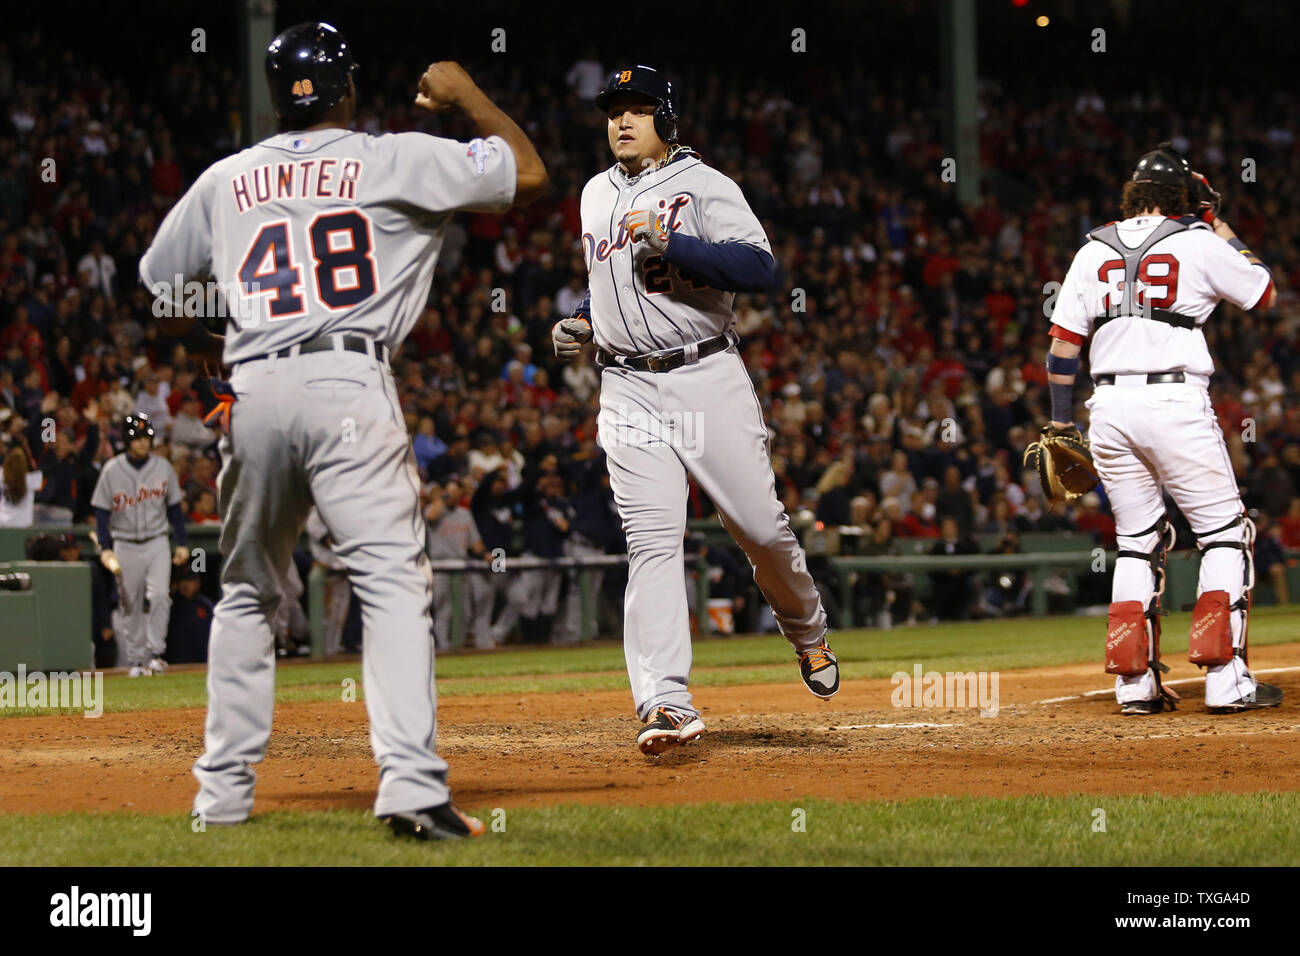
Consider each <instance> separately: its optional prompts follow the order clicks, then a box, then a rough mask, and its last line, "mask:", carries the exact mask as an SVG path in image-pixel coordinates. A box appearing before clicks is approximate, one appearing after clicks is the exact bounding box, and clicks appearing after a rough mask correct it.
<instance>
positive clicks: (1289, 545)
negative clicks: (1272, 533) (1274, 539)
mask: <svg viewBox="0 0 1300 956" xmlns="http://www.w3.org/2000/svg"><path fill="white" fill-rule="evenodd" d="M1278 529H1279V530H1280V532H1281V534H1280V538H1281V540H1282V547H1284V548H1286V549H1287V550H1288V551H1300V498H1292V499H1291V506H1290V508H1288V509H1287V513H1286V514H1285V515H1284V516H1283V517H1282V520H1281V521H1279V522H1278Z"/></svg>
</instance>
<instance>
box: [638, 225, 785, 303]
mask: <svg viewBox="0 0 1300 956" xmlns="http://www.w3.org/2000/svg"><path fill="white" fill-rule="evenodd" d="M664 258H665V259H667V260H668V261H669V262H671V263H672V264H673V265H675V266H677V267H678V268H679V269H681V270H682V272H685V273H687V274H688V275H690V276H691V277H692V278H695V279H699V280H700V281H701V282H703V283H705V284H706V285H709V286H712V287H713V288H715V289H720V290H722V291H725V292H768V291H770V290H771V289H772V287H773V285H774V284H775V282H776V260H775V259H773V258H772V254H771V253H770V252H768V251H767V250H766V249H760V248H758V247H757V246H751V245H749V244H748V243H745V242H705V241H704V240H703V239H700V238H699V237H698V236H687V235H683V234H682V233H680V232H675V233H673V236H672V239H670V240H669V241H668V251H667V252H666V253H665V254H664Z"/></svg>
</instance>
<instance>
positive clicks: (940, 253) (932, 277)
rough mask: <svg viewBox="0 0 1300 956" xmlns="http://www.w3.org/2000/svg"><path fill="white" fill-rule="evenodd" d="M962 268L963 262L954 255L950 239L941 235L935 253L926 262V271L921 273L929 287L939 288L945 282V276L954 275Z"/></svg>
mask: <svg viewBox="0 0 1300 956" xmlns="http://www.w3.org/2000/svg"><path fill="white" fill-rule="evenodd" d="M960 266H961V262H960V261H958V259H957V257H956V256H955V255H953V254H952V246H951V244H950V243H949V242H948V237H947V236H946V235H943V234H940V236H939V239H938V241H937V242H936V243H935V247H934V251H933V252H931V253H930V255H929V256H928V257H927V258H926V260H925V269H924V270H923V271H922V272H921V279H922V280H923V281H924V282H925V284H926V285H928V286H937V285H939V283H940V282H942V281H943V277H944V276H950V275H953V274H954V273H955V272H956V271H957V269H958V268H959V267H960Z"/></svg>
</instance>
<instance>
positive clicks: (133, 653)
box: [90, 412, 189, 677]
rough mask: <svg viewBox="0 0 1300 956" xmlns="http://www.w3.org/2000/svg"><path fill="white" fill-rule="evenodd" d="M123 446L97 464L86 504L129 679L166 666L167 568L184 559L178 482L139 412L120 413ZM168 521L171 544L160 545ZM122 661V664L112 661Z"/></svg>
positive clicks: (186, 551)
mask: <svg viewBox="0 0 1300 956" xmlns="http://www.w3.org/2000/svg"><path fill="white" fill-rule="evenodd" d="M123 437H124V439H125V440H126V451H124V452H122V454H120V455H116V456H114V457H113V458H110V459H109V460H108V461H106V462H104V467H103V469H101V470H100V472H99V480H98V481H96V482H95V491H94V493H93V494H92V495H91V498H90V504H91V507H93V508H94V509H95V525H96V529H95V534H96V537H97V539H98V541H99V546H100V548H102V549H103V550H102V551H101V552H100V555H99V560H100V562H101V563H102V564H103V565H104V566H105V567H106V568H108V570H109V571H111V572H112V573H113V575H114V577H116V578H117V586H118V607H117V611H116V612H114V615H113V631H114V633H115V635H116V637H117V640H118V645H119V647H120V648H121V651H122V656H123V658H125V663H126V665H127V666H128V667H129V668H130V671H129V672H128V673H129V676H131V677H147V676H149V675H152V674H161V673H163V672H164V671H165V670H167V664H166V661H165V659H164V657H163V655H164V654H165V653H166V650H167V619H168V616H169V615H170V614H171V608H172V598H171V570H172V565H173V564H177V565H179V564H183V563H184V562H185V560H186V559H187V558H188V557H189V548H188V547H186V543H187V537H186V530H185V513H184V511H183V510H182V508H181V500H182V497H181V487H180V480H179V479H178V478H177V477H176V469H175V468H173V467H172V463H171V462H169V461H168V460H167V459H165V458H161V457H159V456H158V455H155V454H153V441H154V428H153V424H152V423H151V422H150V420H149V416H148V415H146V414H144V413H143V412H137V413H136V414H134V415H128V416H127V417H126V424H125V428H124V432H123ZM169 525H170V527H171V531H172V534H173V536H174V537H175V538H176V547H175V548H174V549H173V548H169V547H168V546H167V531H168V526H169ZM119 663H122V662H119Z"/></svg>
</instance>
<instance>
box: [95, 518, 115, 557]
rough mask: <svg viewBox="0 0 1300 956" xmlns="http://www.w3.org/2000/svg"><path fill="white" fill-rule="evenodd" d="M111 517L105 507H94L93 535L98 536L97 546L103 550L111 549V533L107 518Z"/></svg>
mask: <svg viewBox="0 0 1300 956" xmlns="http://www.w3.org/2000/svg"><path fill="white" fill-rule="evenodd" d="M111 517H113V515H112V514H111V513H110V512H109V510H108V509H107V508H96V509H95V536H96V537H98V538H99V546H100V548H102V549H103V550H105V551H112V550H113V535H112V532H110V531H109V530H108V520H109V519H110V518H111Z"/></svg>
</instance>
